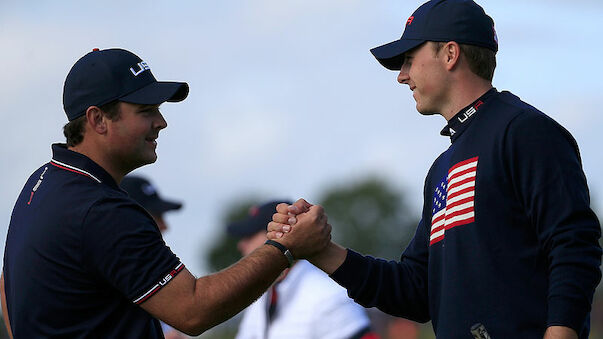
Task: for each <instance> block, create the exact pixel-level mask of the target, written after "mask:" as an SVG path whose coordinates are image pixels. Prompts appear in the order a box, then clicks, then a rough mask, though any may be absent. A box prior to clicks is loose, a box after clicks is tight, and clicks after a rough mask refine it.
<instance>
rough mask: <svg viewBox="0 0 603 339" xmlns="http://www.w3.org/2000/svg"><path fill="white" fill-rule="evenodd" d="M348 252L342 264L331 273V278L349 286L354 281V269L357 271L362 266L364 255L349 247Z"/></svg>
mask: <svg viewBox="0 0 603 339" xmlns="http://www.w3.org/2000/svg"><path fill="white" fill-rule="evenodd" d="M347 251H348V253H347V255H346V257H345V260H344V262H343V264H341V266H339V267H338V268H337V269H336V270H335V272H333V273H332V274H331V279H333V280H335V282H337V283H338V284H339V285H341V286H344V287H349V286H352V285H353V282H354V275H355V274H354V273H353V272H354V271H357V270H358V268H359V267H362V265H363V264H362V262H363V260H364V257H363V256H362V255H360V254H359V253H357V252H354V251H353V250H351V249H349V248H348V249H347Z"/></svg>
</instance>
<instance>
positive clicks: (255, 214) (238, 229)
mask: <svg viewBox="0 0 603 339" xmlns="http://www.w3.org/2000/svg"><path fill="white" fill-rule="evenodd" d="M280 203H286V204H289V205H291V202H290V201H287V200H275V201H270V202H267V203H265V204H263V205H260V206H253V207H251V208H250V209H249V216H248V217H247V218H246V219H244V220H240V221H237V222H233V223H231V224H228V226H227V227H226V232H227V233H228V234H230V235H231V236H234V237H237V238H246V237H249V236H252V235H254V234H256V233H258V232H259V231H266V227H267V226H268V223H269V222H271V221H272V215H273V214H274V213H276V205H278V204H280Z"/></svg>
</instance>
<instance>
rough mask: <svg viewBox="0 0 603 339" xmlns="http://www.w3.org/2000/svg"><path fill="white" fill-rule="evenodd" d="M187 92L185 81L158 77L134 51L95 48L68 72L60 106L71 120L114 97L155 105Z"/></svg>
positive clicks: (182, 95) (180, 96)
mask: <svg viewBox="0 0 603 339" xmlns="http://www.w3.org/2000/svg"><path fill="white" fill-rule="evenodd" d="M187 95H188V84H187V83H185V82H170V81H157V80H156V79H155V77H154V76H153V73H151V68H150V67H149V65H148V64H147V63H146V62H144V61H142V59H140V58H139V57H138V56H136V55H135V54H134V53H132V52H129V51H126V50H124V49H119V48H112V49H104V50H99V49H98V48H95V49H94V50H93V51H92V52H90V53H88V54H86V55H84V56H83V57H81V58H80V59H79V60H78V61H77V62H76V63H75V64H74V65H73V67H72V68H71V70H70V71H69V74H67V78H66V79H65V86H64V87H63V108H64V109H65V113H66V114H67V118H68V119H69V121H72V120H74V119H76V118H78V117H80V116H82V115H84V114H85V113H86V110H87V109H88V107H90V106H101V105H104V104H107V103H109V102H111V101H114V100H120V101H125V102H129V103H133V104H143V105H158V104H161V103H163V102H166V101H169V102H178V101H182V100H184V99H185V98H186V97H187Z"/></svg>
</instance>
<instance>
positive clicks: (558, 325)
mask: <svg viewBox="0 0 603 339" xmlns="http://www.w3.org/2000/svg"><path fill="white" fill-rule="evenodd" d="M506 145H507V146H508V148H507V150H508V152H509V153H508V154H507V155H506V156H507V160H508V162H509V164H508V165H509V168H510V171H511V176H512V177H513V178H512V179H513V182H514V185H515V189H516V192H517V194H518V198H519V199H520V200H521V202H522V204H523V205H524V209H525V211H526V213H527V214H528V217H529V218H530V219H531V220H532V224H533V225H534V227H535V231H536V232H537V237H538V242H539V246H540V249H541V250H542V251H543V253H544V254H546V256H547V262H548V270H549V286H548V287H549V290H548V304H547V312H548V314H547V327H548V330H547V331H546V334H545V338H547V339H549V338H578V337H581V338H582V337H585V333H586V331H587V329H586V327H587V325H586V322H587V321H588V319H587V317H588V315H589V312H590V309H591V303H592V299H593V294H594V290H595V288H596V286H597V284H598V283H599V281H600V279H601V271H600V269H599V266H600V264H601V247H600V246H599V243H598V239H599V238H600V236H601V229H600V226H599V222H598V220H597V217H596V216H595V214H594V212H593V211H592V210H591V209H590V197H589V192H588V186H587V184H586V177H585V176H584V173H583V171H582V164H581V161H580V155H579V151H578V147H577V145H576V142H575V140H574V139H573V137H572V136H571V135H570V133H569V132H567V131H566V130H565V129H564V128H563V127H561V126H560V125H558V124H557V123H555V122H554V121H552V120H551V119H549V118H548V117H545V116H543V115H537V114H523V115H520V116H518V117H517V118H516V119H515V120H514V121H513V122H512V123H511V126H510V128H509V134H508V139H507V142H506ZM583 331H584V332H583Z"/></svg>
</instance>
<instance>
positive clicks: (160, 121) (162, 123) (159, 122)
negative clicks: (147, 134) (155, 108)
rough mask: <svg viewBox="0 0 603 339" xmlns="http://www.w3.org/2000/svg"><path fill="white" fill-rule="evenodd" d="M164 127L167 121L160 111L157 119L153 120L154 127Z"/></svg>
mask: <svg viewBox="0 0 603 339" xmlns="http://www.w3.org/2000/svg"><path fill="white" fill-rule="evenodd" d="M166 127H167V121H165V118H164V117H163V115H162V114H161V113H158V114H157V119H156V120H155V128H157V129H164V128H166Z"/></svg>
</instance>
